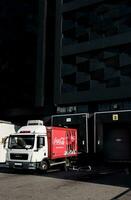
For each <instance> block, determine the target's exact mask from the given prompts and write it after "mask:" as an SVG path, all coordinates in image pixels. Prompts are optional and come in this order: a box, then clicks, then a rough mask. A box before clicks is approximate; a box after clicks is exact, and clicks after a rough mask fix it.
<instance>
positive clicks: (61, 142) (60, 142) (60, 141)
mask: <svg viewBox="0 0 131 200" xmlns="http://www.w3.org/2000/svg"><path fill="white" fill-rule="evenodd" d="M54 144H55V145H64V144H65V139H64V137H61V138H57V137H55V139H54Z"/></svg>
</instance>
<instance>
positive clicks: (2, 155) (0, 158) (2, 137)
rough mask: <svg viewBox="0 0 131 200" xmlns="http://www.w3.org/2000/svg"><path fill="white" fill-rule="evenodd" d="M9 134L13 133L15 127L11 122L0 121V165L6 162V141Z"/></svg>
mask: <svg viewBox="0 0 131 200" xmlns="http://www.w3.org/2000/svg"><path fill="white" fill-rule="evenodd" d="M11 133H15V125H14V124H12V123H11V122H8V121H2V120H0V163H5V162H6V152H7V151H6V145H7V139H8V136H9V135H10V134H11Z"/></svg>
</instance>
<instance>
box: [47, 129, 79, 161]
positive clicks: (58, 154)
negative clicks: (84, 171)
mask: <svg viewBox="0 0 131 200" xmlns="http://www.w3.org/2000/svg"><path fill="white" fill-rule="evenodd" d="M47 138H48V157H49V158H50V159H52V160H54V159H57V158H66V157H72V156H77V130H76V129H71V128H61V127H48V128H47Z"/></svg>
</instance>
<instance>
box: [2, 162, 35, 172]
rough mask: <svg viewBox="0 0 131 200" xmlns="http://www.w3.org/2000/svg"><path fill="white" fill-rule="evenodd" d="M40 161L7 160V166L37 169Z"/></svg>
mask: <svg viewBox="0 0 131 200" xmlns="http://www.w3.org/2000/svg"><path fill="white" fill-rule="evenodd" d="M38 165H39V164H38V163H35V162H30V163H29V162H14V161H13V162H10V161H8V162H6V167H7V168H10V169H33V170H36V169H37V168H38Z"/></svg>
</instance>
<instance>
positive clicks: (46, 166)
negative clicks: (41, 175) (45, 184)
mask: <svg viewBox="0 0 131 200" xmlns="http://www.w3.org/2000/svg"><path fill="white" fill-rule="evenodd" d="M48 169H49V163H48V161H46V160H42V162H41V164H40V170H42V171H44V172H46V171H47V170H48Z"/></svg>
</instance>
